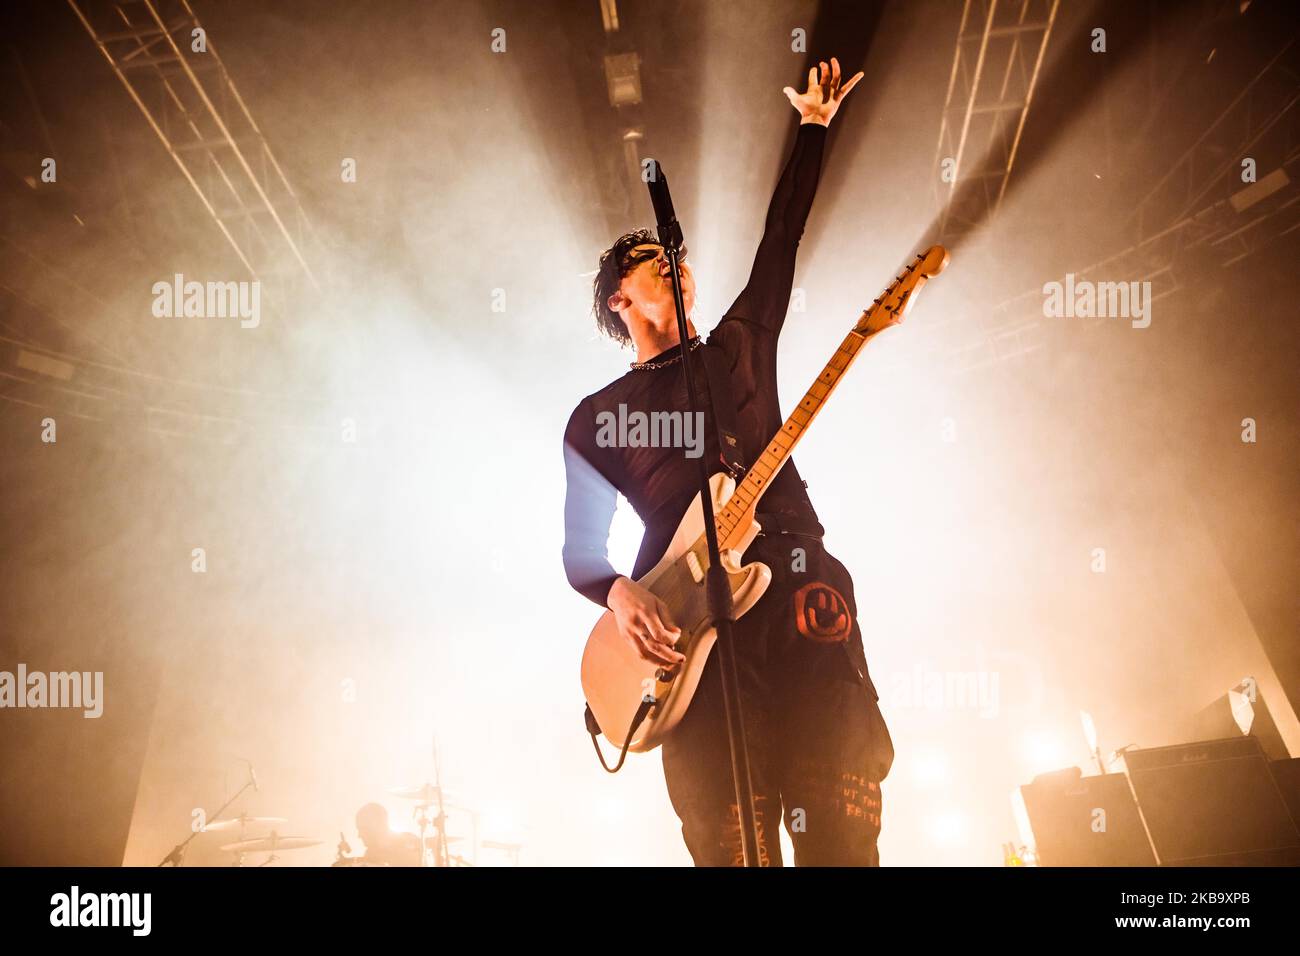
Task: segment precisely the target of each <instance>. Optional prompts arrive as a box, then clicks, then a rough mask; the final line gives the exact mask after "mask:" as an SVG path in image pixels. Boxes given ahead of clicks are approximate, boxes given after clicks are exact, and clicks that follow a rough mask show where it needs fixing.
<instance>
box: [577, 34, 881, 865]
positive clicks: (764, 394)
mask: <svg viewBox="0 0 1300 956" xmlns="http://www.w3.org/2000/svg"><path fill="white" fill-rule="evenodd" d="M861 78H862V74H861V73H858V74H857V75H855V76H853V77H852V78H851V79H849V80H848V81H847V82H844V83H841V76H840V65H839V62H838V61H837V60H835V59H834V58H832V59H831V61H830V62H829V63H824V62H823V63H820V64H818V66H816V67H814V68H812V69H811V70H810V71H809V73H808V84H807V89H806V90H805V91H804V92H802V93H801V92H798V91H797V90H795V89H793V88H791V87H786V88H785V90H784V93H785V95H786V97H787V98H788V99H789V101H790V103H791V105H793V107H794V109H795V110H796V111H797V112H798V114H799V123H800V125H799V130H798V134H797V135H796V137H795V143H794V149H793V152H792V153H791V155H790V158H789V160H788V162H787V163H786V165H785V169H784V170H783V171H782V173H781V176H780V179H779V181H778V182H777V185H776V191H775V193H774V194H773V196H772V200H771V203H770V205H769V206H768V210H767V216H766V219H765V221H764V227H763V235H762V239H761V240H760V242H759V244H758V251H757V253H756V255H755V257H754V263H753V267H752V269H751V270H750V274H749V280H748V282H747V283H746V285H745V288H744V289H743V291H741V293H740V295H739V296H738V297H737V298H736V300H735V302H734V303H732V305H731V307H730V308H729V309H727V310H726V312H725V313H724V315H723V316H722V319H721V321H720V322H719V323H718V324H717V325H716V327H714V329H713V331H712V332H711V333H710V334H709V336H708V340H707V341H704V342H702V341H701V340H700V338H699V337H698V336H697V334H696V330H695V326H694V324H688V333H689V335H690V340H689V347H690V350H691V353H692V361H693V362H694V364H693V366H692V377H693V379H694V380H695V383H696V387H697V391H699V393H700V394H701V395H704V396H706V398H705V399H704V400H702V402H701V404H702V406H703V408H704V409H705V411H704V414H705V416H706V419H707V421H706V422H705V425H704V427H703V428H702V429H700V430H699V431H700V432H702V436H700V435H698V434H696V435H695V437H696V438H698V439H699V440H700V441H702V445H703V447H702V453H703V454H704V455H705V457H706V460H707V461H709V462H711V463H713V468H714V470H715V471H716V470H718V469H721V468H722V451H723V450H722V448H721V442H720V440H719V437H718V435H719V432H718V428H717V424H718V422H717V421H716V420H715V419H720V418H722V417H723V416H722V415H716V416H715V414H714V413H713V408H715V407H717V406H716V405H715V404H714V402H716V401H718V400H719V395H715V394H713V393H712V392H711V391H710V384H709V382H710V380H709V379H708V377H707V375H706V366H708V365H710V364H712V365H713V367H714V368H721V369H722V370H723V374H725V375H726V377H727V379H728V380H729V390H730V395H729V396H728V398H729V399H730V401H729V408H728V412H730V413H731V414H730V417H731V419H732V424H733V426H734V432H735V437H736V438H737V439H738V447H739V448H740V449H742V450H743V452H742V456H743V464H744V466H746V467H749V466H752V465H753V464H754V462H755V460H756V459H757V458H758V456H759V455H760V454H761V453H762V452H763V450H764V447H765V446H766V445H767V443H768V442H769V441H770V440H771V439H772V437H773V435H775V434H776V433H777V432H778V430H779V429H780V428H781V427H782V415H781V408H780V403H779V401H778V398H777V374H776V356H777V339H778V336H779V335H780V333H781V330H782V327H783V325H784V322H785V315H786V310H787V307H788V305H789V300H790V293H791V288H792V285H793V281H794V267H795V255H796V252H797V250H798V247H799V240H800V237H801V236H802V235H803V230H804V224H805V222H806V220H807V218H808V214H809V211H810V210H811V208H812V202H813V196H814V194H815V193H816V190H817V182H818V178H819V175H820V171H821V163H822V153H823V150H824V147H825V141H826V133H827V128H828V126H829V125H830V123H831V120H832V119H833V118H834V116H835V113H836V111H837V110H838V108H839V106H840V104H841V103H842V102H843V100H844V97H845V96H846V95H847V94H848V93H849V92H850V91H851V90H852V89H853V87H854V86H855V85H856V84H857V83H858V81H859V80H861ZM681 259H682V260H683V261H681V265H680V279H681V294H682V297H683V301H684V304H685V308H686V314H687V315H688V316H689V315H691V313H692V310H693V309H694V300H695V277H694V275H693V273H692V271H691V266H690V264H689V263H688V262H686V261H684V260H685V250H683V251H682V255H681ZM593 299H594V301H593V312H594V314H595V318H596V324H597V327H598V328H599V329H600V330H601V331H602V332H603V333H605V334H607V335H609V336H610V337H611V338H613V339H615V340H616V341H618V342H620V343H621V344H623V345H624V346H627V347H630V348H632V349H634V350H635V352H636V361H635V362H633V363H631V370H630V371H629V372H628V373H626V374H625V375H623V376H622V377H620V378H618V379H617V380H615V381H614V382H611V383H610V384H609V385H607V386H606V387H605V388H603V389H601V390H600V391H598V392H595V393H594V394H592V395H589V396H587V397H586V398H584V399H582V401H580V402H579V403H578V405H577V407H576V408H575V409H574V410H573V413H572V415H571V416H570V418H569V422H568V426H567V428H566V429H565V435H564V462H565V471H566V479H567V490H566V497H565V503H564V525H565V541H564V551H563V558H564V568H565V572H566V574H567V576H568V579H569V582H570V583H571V584H572V586H573V587H574V588H575V589H576V590H577V591H579V592H580V593H581V594H583V595H584V596H586V597H587V598H589V599H590V600H591V601H593V602H595V603H596V604H597V605H600V606H601V607H603V608H608V609H609V610H610V611H611V612H612V613H613V616H614V619H615V620H616V622H617V628H618V634H619V636H620V637H621V638H622V639H623V640H624V641H626V642H627V644H628V645H630V646H631V647H633V648H635V653H636V654H637V655H639V657H640V658H641V659H643V660H644V661H648V662H652V663H653V664H656V665H658V666H659V667H660V668H662V669H663V671H665V672H672V670H673V669H674V668H677V667H678V666H680V665H681V664H682V663H683V661H684V660H685V657H684V655H683V654H681V653H680V652H679V651H678V650H676V649H675V647H674V645H676V644H677V642H678V640H679V638H680V637H681V635H682V631H681V629H680V627H679V625H680V624H681V623H682V622H679V621H674V620H673V619H672V614H671V612H670V609H669V607H668V606H667V605H666V604H665V602H664V601H662V600H660V599H659V598H658V597H656V595H655V594H653V593H652V592H651V591H650V590H648V589H647V588H646V587H643V586H642V585H640V584H638V583H637V582H636V580H635V579H638V578H641V577H643V575H644V574H645V573H646V572H647V571H648V570H650V569H651V568H652V567H654V566H655V564H656V561H657V560H658V559H659V557H660V556H661V555H663V554H664V552H665V549H666V548H667V547H668V546H669V544H670V542H671V540H672V538H673V536H674V532H675V531H676V530H677V527H678V522H679V520H680V519H682V517H683V513H684V512H685V511H686V510H687V506H688V505H689V504H690V503H691V502H692V499H693V498H694V496H695V494H696V493H697V492H698V490H699V476H698V458H699V454H700V453H701V449H699V448H697V447H693V446H692V445H691V444H690V443H689V442H672V441H650V440H646V436H645V435H644V434H642V433H641V432H638V431H637V430H636V429H632V428H623V429H613V428H610V427H608V426H609V423H610V422H613V421H625V422H627V421H631V422H635V421H638V420H640V421H644V422H672V421H680V420H681V418H682V417H683V416H685V415H687V414H688V406H687V388H686V381H685V376H684V374H683V372H682V362H681V350H680V348H679V341H680V339H679V335H678V324H677V314H676V309H675V305H674V300H673V289H672V283H671V279H670V276H669V263H668V261H667V258H666V256H665V252H664V249H663V248H662V247H661V246H660V245H659V244H658V242H657V240H656V239H655V238H654V236H653V234H652V233H651V232H650V231H649V230H645V229H642V230H638V231H635V232H630V233H628V234H626V235H623V236H621V237H619V239H618V240H617V241H616V242H615V243H614V244H613V245H612V246H611V247H610V248H609V249H607V250H606V251H605V252H604V253H603V254H602V255H601V257H600V268H599V271H598V272H597V275H596V278H595V281H594V283H593ZM710 353H711V354H710ZM696 356H698V357H699V358H700V359H701V360H700V361H698V362H696V361H695V358H696ZM715 391H717V392H719V393H720V394H721V393H722V392H723V391H724V390H723V389H717V390H715ZM637 413H640V415H641V416H643V417H642V418H640V419H638V417H637ZM665 416H666V417H665ZM674 416H676V417H674ZM642 431H644V430H642ZM679 434H680V435H682V436H688V437H689V436H691V435H692V430H691V429H690V428H689V427H683V428H681V429H680V431H679ZM683 445H685V447H683ZM619 492H621V493H622V494H623V495H624V496H625V497H626V498H627V499H628V501H629V502H630V503H631V505H632V506H633V508H634V509H635V510H636V512H637V514H638V515H639V516H640V517H641V519H642V520H643V521H644V523H645V526H646V530H645V536H644V538H643V539H642V543H641V548H640V551H639V554H638V557H637V561H636V565H635V567H634V568H633V569H632V571H631V573H630V575H629V574H621V573H619V571H618V570H616V569H615V568H614V567H613V566H612V565H611V564H610V562H609V560H608V557H607V550H606V542H607V539H608V535H609V528H610V522H611V519H612V517H613V514H614V510H615V504H616V500H617V495H618V493H619ZM756 517H757V521H758V523H759V524H760V525H761V528H762V530H761V533H760V534H759V535H758V536H757V538H755V539H754V540H753V543H752V544H750V545H749V547H748V549H747V550H746V551H745V553H744V557H743V560H745V561H752V560H761V561H762V563H764V564H766V565H767V566H768V567H770V568H771V573H772V579H771V583H770V585H769V587H768V589H767V590H766V592H765V593H763V595H762V597H761V598H759V599H758V602H757V603H756V604H754V605H753V606H752V608H750V609H749V610H748V611H747V613H745V614H744V616H742V617H740V618H739V620H737V621H736V622H735V624H734V648H735V658H736V666H737V672H738V677H739V690H740V696H741V699H742V702H743V713H744V721H745V732H746V737H747V740H748V752H749V759H750V766H751V776H752V780H753V788H754V806H755V817H756V821H757V830H758V852H759V859H760V862H761V863H763V864H765V865H780V864H781V847H780V841H779V839H778V834H777V828H778V827H779V826H780V822H779V821H780V819H781V817H782V815H784V818H785V823H786V827H787V829H788V830H789V832H790V836H791V840H792V843H793V846H794V855H795V863H796V865H801V866H802V865H814V866H816V865H829V866H837V865H839V866H846V865H847V866H873V865H878V863H879V855H878V851H877V838H878V836H879V833H880V819H881V793H880V784H881V781H882V780H884V778H885V775H886V774H887V773H888V771H889V767H890V765H891V763H892V761H893V745H892V742H891V741H890V738H889V733H888V730H887V729H886V727H885V723H884V720H883V718H882V717H881V714H880V709H879V707H878V705H877V694H876V691H875V688H874V687H873V685H872V682H871V678H870V676H869V674H868V671H867V662H866V655H865V652H864V650H863V644H862V634H861V630H860V627H859V620H858V608H857V604H856V602H855V599H854V594H853V582H852V580H851V578H850V577H849V574H848V572H847V570H846V569H845V568H844V566H843V565H842V564H841V563H840V562H839V561H838V560H836V559H835V558H834V557H833V556H832V555H830V554H829V553H828V552H827V551H826V549H825V547H824V546H823V543H822V535H823V528H822V525H821V523H820V522H819V521H818V518H817V514H816V512H815V511H814V510H813V506H812V502H811V500H810V499H809V496H808V493H807V491H806V486H805V483H804V482H803V480H802V478H801V477H800V475H799V472H798V470H797V469H796V468H795V466H794V463H793V462H789V463H787V464H785V465H784V467H783V468H782V469H781V470H780V471H779V472H778V473H777V474H776V477H775V478H774V479H773V480H772V482H771V485H770V488H768V489H767V490H766V493H765V494H764V496H763V497H762V502H761V506H760V511H759V513H758V514H757V516H756ZM715 657H716V655H715ZM721 696H722V695H721V678H720V675H719V668H718V666H716V660H714V658H710V659H709V660H708V662H707V664H706V665H705V666H704V669H703V672H702V675H701V676H700V678H699V685H698V687H697V688H696V689H695V692H694V696H693V698H692V699H691V702H690V704H689V709H687V710H686V712H685V714H684V716H682V718H681V720H680V723H678V724H677V725H676V726H675V727H674V729H672V730H671V732H670V733H669V734H668V736H667V737H666V739H665V740H664V742H663V765H664V774H665V777H666V780H667V785H668V793H669V797H670V799H671V800H672V805H673V809H674V810H675V811H676V813H677V815H678V817H679V818H680V819H681V823H682V834H683V836H684V838H685V841H686V846H687V848H688V850H689V851H690V854H691V856H692V858H693V859H694V861H695V863H696V864H697V865H700V866H726V865H737V864H739V863H740V862H741V859H742V849H741V838H740V823H739V817H740V812H739V808H738V806H737V802H736V791H735V789H734V786H733V781H732V777H731V774H730V770H729V768H730V766H731V764H730V754H729V749H728V735H727V730H726V718H725V711H724V709H723V701H722V699H721ZM602 729H603V730H604V731H605V732H606V736H607V737H610V738H611V739H615V740H616V739H617V738H618V736H619V733H617V732H616V733H611V730H612V728H602ZM620 730H621V729H620Z"/></svg>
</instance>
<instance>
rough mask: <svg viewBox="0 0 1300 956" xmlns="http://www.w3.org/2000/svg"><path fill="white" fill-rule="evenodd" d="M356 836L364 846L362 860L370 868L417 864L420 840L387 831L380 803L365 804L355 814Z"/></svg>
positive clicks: (413, 835) (386, 817)
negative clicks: (364, 852) (364, 850)
mask: <svg viewBox="0 0 1300 956" xmlns="http://www.w3.org/2000/svg"><path fill="white" fill-rule="evenodd" d="M357 836H359V837H360V838H361V842H362V843H364V844H365V845H366V855H365V856H363V857H362V858H361V859H362V861H363V862H365V863H368V864H370V865H371V866H419V865H420V856H421V851H420V838H419V837H418V836H416V835H415V834H414V833H399V832H398V831H396V830H393V829H390V828H389V825H388V811H387V810H386V809H384V806H383V804H380V803H367V804H366V805H365V806H364V807H362V808H361V809H360V810H358V811H357Z"/></svg>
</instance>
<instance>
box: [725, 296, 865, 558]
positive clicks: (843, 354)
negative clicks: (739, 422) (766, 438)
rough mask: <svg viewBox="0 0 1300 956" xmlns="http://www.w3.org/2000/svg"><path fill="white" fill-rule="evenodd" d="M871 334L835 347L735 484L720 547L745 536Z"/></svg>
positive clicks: (855, 335)
mask: <svg viewBox="0 0 1300 956" xmlns="http://www.w3.org/2000/svg"><path fill="white" fill-rule="evenodd" d="M863 315H864V316H865V315H866V313H865V312H864V313H863ZM868 338H870V336H867V335H863V334H862V333H860V332H856V331H854V332H850V333H849V334H848V335H846V336H845V337H844V341H843V342H841V343H840V347H839V348H838V349H836V350H835V354H834V355H832V356H831V360H830V361H829V362H827V363H826V367H825V368H823V369H822V371H821V374H820V375H818V376H817V380H816V381H814V382H813V383H812V387H811V388H809V389H808V391H807V392H805V393H804V396H803V399H802V401H800V402H799V404H798V406H797V407H796V408H795V410H794V411H793V412H791V413H790V417H789V418H787V419H786V420H785V424H784V425H782V426H781V430H780V431H778V432H777V433H776V435H775V437H773V439H772V440H771V441H770V442H768V445H767V448H765V449H764V450H763V454H761V455H759V456H758V460H757V461H755V462H754V464H753V466H752V467H751V468H750V469H749V473H748V474H746V475H745V478H744V480H743V481H741V483H740V484H739V485H738V486H737V487H736V490H735V492H733V493H732V495H731V497H730V498H729V499H728V500H727V503H726V504H725V505H723V506H722V507H721V508H720V509H719V510H718V513H717V516H716V521H717V529H718V546H719V547H720V548H722V549H723V550H725V549H727V548H731V547H735V546H736V545H737V544H738V543H739V541H740V540H741V539H742V538H743V537H744V534H745V531H746V529H748V527H749V525H750V523H751V522H752V521H753V518H754V514H755V511H756V509H757V506H758V500H759V499H760V498H762V497H763V494H764V492H766V491H767V489H768V487H769V486H770V485H771V484H772V481H773V480H774V479H775V478H776V476H777V474H778V473H779V472H780V471H781V469H782V468H783V467H785V463H786V462H787V461H789V460H790V455H791V454H793V452H794V446H795V445H797V444H799V439H800V438H802V437H803V435H804V432H806V431H807V430H808V426H809V425H811V424H812V420H813V419H814V418H816V417H817V413H818V412H819V411H821V408H822V406H823V405H824V404H826V399H827V398H829V397H830V394H831V392H833V391H835V386H836V385H838V384H839V381H840V377H841V376H843V374H844V372H845V371H846V370H847V369H848V367H849V366H850V365H852V364H853V360H854V359H855V358H857V357H858V352H859V351H861V350H862V346H863V345H864V344H865V343H866V341H867V339H868Z"/></svg>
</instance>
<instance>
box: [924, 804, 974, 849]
mask: <svg viewBox="0 0 1300 956" xmlns="http://www.w3.org/2000/svg"><path fill="white" fill-rule="evenodd" d="M965 832H966V817H965V815H964V814H962V813H961V812H960V811H958V810H945V811H944V812H942V813H940V814H937V815H936V816H934V817H931V818H930V822H929V823H928V824H927V825H926V835H927V836H928V837H929V839H930V842H931V843H935V844H937V845H939V846H955V845H957V844H958V843H960V842H961V839H962V837H963V835H964V834H965Z"/></svg>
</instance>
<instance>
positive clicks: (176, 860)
mask: <svg viewBox="0 0 1300 956" xmlns="http://www.w3.org/2000/svg"><path fill="white" fill-rule="evenodd" d="M251 786H253V781H252V779H251V778H250V779H249V780H246V781H245V782H244V785H243V786H242V787H240V788H239V789H238V790H237V791H236V792H235V795H234V796H233V797H231V798H230V799H229V800H227V801H226V802H225V803H223V804H222V805H221V809H219V810H218V811H217V812H216V813H214V814H213V815H212V819H214V820H220V819H221V815H222V814H223V813H225V812H226V808H227V807H228V806H230V805H231V804H232V803H234V802H235V801H236V800H238V799H239V798H240V797H241V796H242V795H243V793H244V791H245V790H247V789H248V788H249V787H251ZM206 829H207V827H206V824H205V825H204V829H203V830H193V831H191V832H190V835H189V836H187V837H186V838H185V839H184V840H183V841H182V842H180V843H177V844H176V845H175V846H174V847H172V851H171V852H170V853H168V854H167V855H166V856H165V857H163V858H162V861H161V862H160V863H158V864H157V865H158V866H166V865H167V864H168V863H170V864H171V865H172V866H173V867H177V866H180V865H181V864H182V863H183V862H185V848H186V847H188V846H189V845H190V841H191V840H193V839H194V838H195V837H196V836H198V835H199V834H200V833H203V832H205V831H206ZM240 836H241V837H242V836H243V833H242V832H241V833H240Z"/></svg>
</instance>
